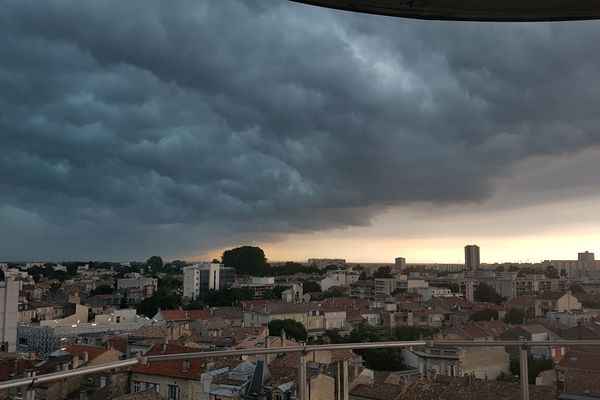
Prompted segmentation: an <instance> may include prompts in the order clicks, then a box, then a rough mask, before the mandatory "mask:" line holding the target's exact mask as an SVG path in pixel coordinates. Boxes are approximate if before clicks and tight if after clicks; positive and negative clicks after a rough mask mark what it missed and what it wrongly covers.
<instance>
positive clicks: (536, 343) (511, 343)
mask: <svg viewBox="0 0 600 400" xmlns="http://www.w3.org/2000/svg"><path fill="white" fill-rule="evenodd" d="M427 345H428V346H460V347H498V346H504V347H552V346H558V347H565V346H600V340H492V341H489V342H479V341H472V340H452V339H439V340H430V341H427Z"/></svg>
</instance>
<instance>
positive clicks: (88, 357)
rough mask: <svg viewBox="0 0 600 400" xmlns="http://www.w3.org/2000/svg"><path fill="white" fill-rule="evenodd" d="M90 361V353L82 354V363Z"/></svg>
mask: <svg viewBox="0 0 600 400" xmlns="http://www.w3.org/2000/svg"><path fill="white" fill-rule="evenodd" d="M89 359H90V353H88V352H87V351H84V352H83V362H84V363H86V362H88V360H89Z"/></svg>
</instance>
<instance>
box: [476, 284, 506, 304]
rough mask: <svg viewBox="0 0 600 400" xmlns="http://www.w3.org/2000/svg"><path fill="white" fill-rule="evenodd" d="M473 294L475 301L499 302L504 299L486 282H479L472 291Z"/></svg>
mask: <svg viewBox="0 0 600 400" xmlns="http://www.w3.org/2000/svg"><path fill="white" fill-rule="evenodd" d="M473 296H474V297H475V301H480V302H484V303H494V304H500V303H501V302H502V301H503V300H504V298H503V297H502V296H500V295H499V294H498V293H497V292H496V291H495V290H494V288H493V287H491V286H490V285H488V284H487V283H480V284H479V286H477V289H475V291H474V292H473Z"/></svg>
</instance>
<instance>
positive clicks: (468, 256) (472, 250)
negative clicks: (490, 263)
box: [465, 244, 481, 271]
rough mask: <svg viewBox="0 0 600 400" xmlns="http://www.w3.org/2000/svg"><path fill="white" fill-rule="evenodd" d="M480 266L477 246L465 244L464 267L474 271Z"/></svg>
mask: <svg viewBox="0 0 600 400" xmlns="http://www.w3.org/2000/svg"><path fill="white" fill-rule="evenodd" d="M480 266H481V263H480V260H479V246H477V245H475V244H469V245H466V246H465V269H466V270H467V271H475V270H477V269H479V268H480Z"/></svg>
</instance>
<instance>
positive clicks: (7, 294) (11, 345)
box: [0, 280, 19, 352]
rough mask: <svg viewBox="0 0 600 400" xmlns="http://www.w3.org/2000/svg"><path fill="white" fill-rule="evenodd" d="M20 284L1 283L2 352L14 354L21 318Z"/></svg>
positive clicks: (0, 331) (13, 282) (0, 334)
mask: <svg viewBox="0 0 600 400" xmlns="http://www.w3.org/2000/svg"><path fill="white" fill-rule="evenodd" d="M18 300H19V282H16V281H12V280H6V281H4V282H0V351H7V352H14V351H15V350H16V345H17V320H18V318H19V308H18Z"/></svg>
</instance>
